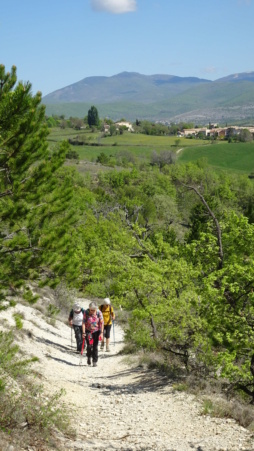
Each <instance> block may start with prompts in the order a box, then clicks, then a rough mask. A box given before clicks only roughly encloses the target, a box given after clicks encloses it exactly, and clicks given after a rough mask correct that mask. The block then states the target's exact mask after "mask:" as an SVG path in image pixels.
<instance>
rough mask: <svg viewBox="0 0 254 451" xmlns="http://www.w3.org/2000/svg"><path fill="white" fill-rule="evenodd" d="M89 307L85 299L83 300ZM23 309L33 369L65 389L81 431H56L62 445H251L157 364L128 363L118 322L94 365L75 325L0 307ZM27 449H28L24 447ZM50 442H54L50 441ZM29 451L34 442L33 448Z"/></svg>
mask: <svg viewBox="0 0 254 451" xmlns="http://www.w3.org/2000/svg"><path fill="white" fill-rule="evenodd" d="M84 306H85V307H86V305H84ZM14 311H18V312H21V313H23V314H24V316H25V320H24V329H25V330H27V331H30V332H31V335H32V337H31V338H29V337H28V336H27V335H25V337H24V342H23V349H25V350H26V352H27V353H28V354H33V355H35V354H36V355H37V356H38V357H39V358H40V361H39V362H38V363H37V364H36V367H37V368H36V369H37V370H38V371H39V372H40V373H41V375H42V380H43V382H44V384H45V386H46V388H47V389H48V390H50V391H51V392H52V390H59V389H60V388H64V389H65V391H66V394H65V395H64V398H63V399H64V402H65V403H66V405H68V408H69V411H70V412H71V418H72V422H73V425H74V426H75V428H76V430H77V438H76V440H69V439H68V438H66V437H64V436H62V435H61V434H58V439H59V443H60V445H59V449H61V450H65V451H68V450H83V451H87V450H100V451H109V450H124V451H131V450H135V451H138V450H139V451H141V450H142V451H166V450H167V451H193V450H194V451H215V450H216V451H223V450H224V451H239V450H248V451H253V450H254V441H253V437H252V436H251V434H250V433H249V432H248V431H247V430H246V429H244V428H242V427H241V426H239V425H237V424H236V423H235V421H233V420H226V419H214V418H210V417H208V416H203V415H200V410H201V406H200V405H199V403H198V402H197V401H196V400H195V398H194V397H193V396H191V395H186V393H180V392H175V391H174V389H173V387H172V385H171V384H170V382H169V381H168V380H167V379H166V378H164V377H163V376H161V375H159V374H158V373H157V372H156V371H147V370H144V369H143V368H141V367H137V365H136V364H134V363H132V364H130V363H127V362H126V359H124V358H123V356H121V355H119V351H120V350H121V349H122V346H123V331H122V330H121V328H120V327H119V326H118V325H117V323H116V325H115V345H114V339H113V334H112V343H111V352H110V353H106V352H102V351H100V352H99V362H98V366H97V367H95V368H94V367H89V366H88V365H87V362H86V357H82V358H81V357H80V355H79V354H76V353H75V348H74V345H75V343H74V342H75V340H74V335H73V337H72V338H73V349H71V329H70V328H69V327H68V326H67V325H65V324H63V323H62V322H60V321H57V322H56V326H55V327H53V326H51V325H49V324H48V323H47V322H46V321H45V320H44V317H43V315H42V314H41V313H40V312H39V311H38V310H35V309H33V308H30V307H25V306H23V305H17V306H16V307H15V308H11V309H8V310H7V311H5V312H2V313H1V317H3V318H5V319H6V322H5V326H6V324H8V325H9V324H12V325H14V320H13V318H12V314H13V313H14ZM26 449H27V448H26ZM48 449H49V450H50V449H53V448H48ZM29 450H30V451H32V450H35V451H37V450H36V447H30V448H29Z"/></svg>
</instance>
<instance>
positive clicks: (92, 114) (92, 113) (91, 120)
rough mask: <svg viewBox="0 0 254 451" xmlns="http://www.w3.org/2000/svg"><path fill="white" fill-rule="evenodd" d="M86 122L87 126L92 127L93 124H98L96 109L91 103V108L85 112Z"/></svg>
mask: <svg viewBox="0 0 254 451" xmlns="http://www.w3.org/2000/svg"><path fill="white" fill-rule="evenodd" d="M87 122H88V125H89V127H92V126H93V125H95V126H98V125H99V122H100V120H99V114H98V110H97V108H96V107H95V106H94V105H93V106H91V108H90V109H89V110H88V113H87Z"/></svg>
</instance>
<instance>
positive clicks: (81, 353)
mask: <svg viewBox="0 0 254 451" xmlns="http://www.w3.org/2000/svg"><path fill="white" fill-rule="evenodd" d="M85 348H86V339H85V337H84V338H83V342H82V347H81V351H80V359H79V364H80V365H82V357H83V352H84V349H85Z"/></svg>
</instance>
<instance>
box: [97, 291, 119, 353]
mask: <svg viewBox="0 0 254 451" xmlns="http://www.w3.org/2000/svg"><path fill="white" fill-rule="evenodd" d="M99 309H100V311H101V312H102V315H103V320H104V334H103V338H102V342H101V350H103V349H104V337H105V338H106V352H109V351H110V348H109V342H110V330H111V326H112V320H113V321H114V320H115V313H114V309H113V307H112V305H111V303H110V299H109V298H105V299H104V301H103V304H102V305H100V307H99Z"/></svg>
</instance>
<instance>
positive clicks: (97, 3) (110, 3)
mask: <svg viewBox="0 0 254 451" xmlns="http://www.w3.org/2000/svg"><path fill="white" fill-rule="evenodd" d="M91 5H92V8H93V9H94V10H95V11H106V12H108V13H112V14H124V13H129V12H132V11H135V10H136V7H137V5H136V0H91Z"/></svg>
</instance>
